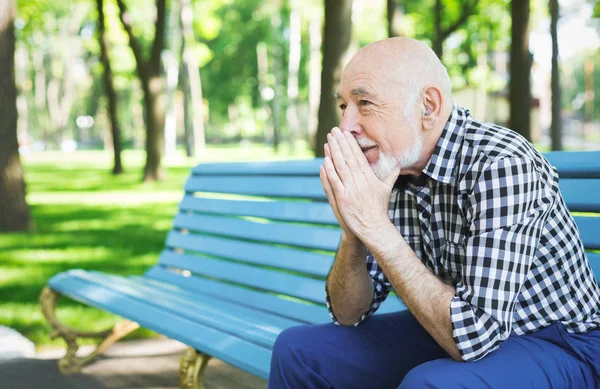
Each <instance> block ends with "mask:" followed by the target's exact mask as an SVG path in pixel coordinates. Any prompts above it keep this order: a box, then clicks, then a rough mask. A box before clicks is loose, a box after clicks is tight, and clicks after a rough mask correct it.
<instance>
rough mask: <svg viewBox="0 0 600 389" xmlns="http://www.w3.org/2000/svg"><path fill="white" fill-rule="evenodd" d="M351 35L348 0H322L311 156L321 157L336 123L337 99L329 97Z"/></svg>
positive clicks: (335, 85) (350, 10)
mask: <svg viewBox="0 0 600 389" xmlns="http://www.w3.org/2000/svg"><path fill="white" fill-rule="evenodd" d="M351 35H352V0H325V26H324V30H323V70H322V71H321V100H320V104H319V115H318V117H319V123H318V126H317V136H316V140H315V145H314V151H315V155H316V156H317V157H322V156H324V151H323V145H324V144H325V143H327V134H328V133H329V131H331V129H332V128H333V127H335V126H337V125H338V124H339V116H338V112H339V110H338V108H337V102H336V101H335V98H334V96H333V93H334V92H335V90H334V88H336V87H337V86H338V84H339V82H340V78H341V76H342V60H343V58H344V54H345V53H346V50H348V47H349V46H350V38H351Z"/></svg>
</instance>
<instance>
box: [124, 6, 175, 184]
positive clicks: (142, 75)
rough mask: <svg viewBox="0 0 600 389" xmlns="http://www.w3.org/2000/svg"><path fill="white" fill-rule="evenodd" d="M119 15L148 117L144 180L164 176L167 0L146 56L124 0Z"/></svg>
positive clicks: (157, 18) (159, 15)
mask: <svg viewBox="0 0 600 389" xmlns="http://www.w3.org/2000/svg"><path fill="white" fill-rule="evenodd" d="M117 4H118V5H119V11H120V12H119V17H120V19H121V23H122V24H123V27H124V28H125V31H126V32H127V36H128V37H129V46H130V47H131V51H132V52H133V56H134V57H135V62H136V64H137V74H138V78H139V79H140V84H141V86H142V91H143V93H144V114H145V119H146V166H145V167H144V181H157V180H161V179H162V178H163V176H164V173H163V171H162V168H161V157H162V152H163V147H164V132H163V130H164V124H165V114H164V109H163V102H162V101H161V98H162V96H163V93H164V89H165V81H164V77H163V76H162V72H161V66H160V65H161V62H160V59H161V52H162V50H163V48H164V45H165V36H164V35H165V22H166V20H165V19H166V0H156V30H155V33H154V40H153V41H152V49H151V53H150V57H149V58H148V59H145V58H144V54H143V52H142V46H141V44H140V42H139V40H138V38H137V37H136V36H135V34H134V33H133V26H132V21H131V16H130V15H129V13H128V11H127V7H126V6H125V3H124V2H123V0H117Z"/></svg>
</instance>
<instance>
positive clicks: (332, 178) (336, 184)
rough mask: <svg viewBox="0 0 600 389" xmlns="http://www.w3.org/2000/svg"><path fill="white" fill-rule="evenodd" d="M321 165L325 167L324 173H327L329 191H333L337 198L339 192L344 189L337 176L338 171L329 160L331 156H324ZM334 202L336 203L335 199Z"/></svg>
mask: <svg viewBox="0 0 600 389" xmlns="http://www.w3.org/2000/svg"><path fill="white" fill-rule="evenodd" d="M323 165H324V167H325V173H326V174H327V181H328V182H329V185H330V186H331V192H332V193H333V195H334V197H335V198H336V199H337V198H338V195H339V194H340V193H342V191H343V190H344V184H343V183H342V180H341V179H340V177H339V176H338V171H337V170H336V167H334V166H333V162H332V161H331V158H329V157H325V160H324V162H323ZM346 169H347V168H346ZM336 203H337V200H336Z"/></svg>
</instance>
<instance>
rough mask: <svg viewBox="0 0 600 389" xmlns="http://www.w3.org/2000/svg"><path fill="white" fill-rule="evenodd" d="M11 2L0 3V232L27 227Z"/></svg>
mask: <svg viewBox="0 0 600 389" xmlns="http://www.w3.org/2000/svg"><path fill="white" fill-rule="evenodd" d="M15 8H16V7H15V2H14V0H0V91H2V92H1V93H0V118H2V120H0V231H1V232H6V231H25V230H28V229H29V228H30V227H31V216H30V212H29V206H28V205H27V202H26V201H25V180H24V178H23V168H22V166H21V160H20V157H19V146H18V142H17V87H16V85H15V32H14V20H15Z"/></svg>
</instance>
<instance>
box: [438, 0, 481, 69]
mask: <svg viewBox="0 0 600 389" xmlns="http://www.w3.org/2000/svg"><path fill="white" fill-rule="evenodd" d="M476 10H477V1H476V0H463V3H462V8H461V12H460V14H459V16H458V19H456V20H455V21H454V22H453V23H451V24H450V25H449V26H446V27H444V26H443V25H442V16H443V15H444V14H445V12H444V4H443V3H442V0H435V5H434V8H433V12H434V13H433V19H434V20H433V23H434V29H435V30H434V36H433V51H434V52H435V53H436V54H437V56H438V58H440V59H442V56H443V54H444V41H445V40H446V39H448V37H449V36H450V35H451V34H452V33H454V32H455V31H456V30H457V29H458V28H460V27H461V26H462V25H463V24H465V22H466V21H467V19H468V18H469V17H470V16H471V15H473V14H474V13H475V11H476Z"/></svg>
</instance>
